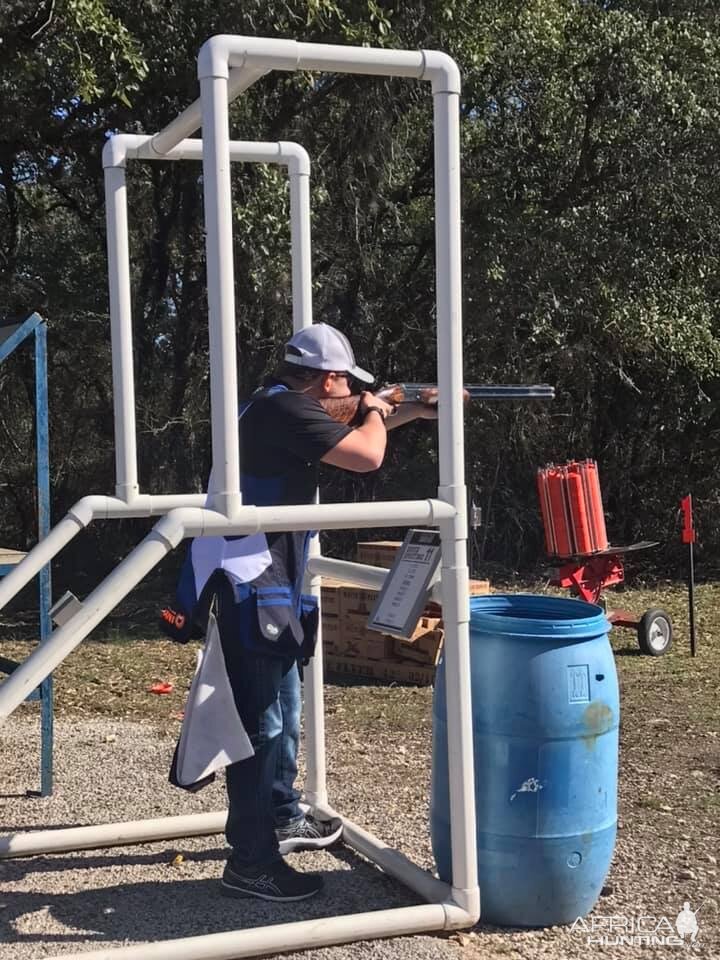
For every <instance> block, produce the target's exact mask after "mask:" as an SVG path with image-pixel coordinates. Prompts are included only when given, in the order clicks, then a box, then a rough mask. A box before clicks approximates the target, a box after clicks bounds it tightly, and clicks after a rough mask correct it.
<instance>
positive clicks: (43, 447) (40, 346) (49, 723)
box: [0, 313, 53, 797]
mask: <svg viewBox="0 0 720 960" xmlns="http://www.w3.org/2000/svg"><path fill="white" fill-rule="evenodd" d="M33 333H34V335H35V446H36V461H37V465H36V484H37V509H38V539H40V540H42V539H43V537H46V536H47V535H48V533H49V532H50V453H49V428H48V385H47V326H46V324H45V321H44V320H43V318H42V317H41V316H40V315H39V314H37V313H33V314H32V315H31V316H29V317H28V318H27V320H25V321H24V322H23V323H21V324H19V326H18V328H17V329H16V330H14V331H13V332H12V334H11V335H10V336H9V337H7V339H5V340H4V341H3V342H2V344H0V363H2V362H3V360H5V359H6V358H7V357H9V356H10V354H11V353H12V352H13V350H15V349H16V348H17V347H19V346H20V344H21V343H23V342H24V341H25V340H26V339H27V338H28V337H29V336H30V335H31V334H33ZM12 569H13V565H7V566H0V577H3V576H5V575H6V574H7V573H9V572H10V571H11V570H12ZM38 579H39V592H40V642H41V643H42V642H43V641H44V640H47V639H48V637H49V636H50V634H51V632H52V624H51V621H50V607H51V605H52V585H51V578H50V564H48V565H47V566H46V567H43V569H42V570H41V571H40V575H39V578H38ZM15 667H17V664H16V663H15V662H14V661H11V660H8V659H6V658H5V657H0V673H11V672H12V671H13V670H14V669H15ZM27 699H28V700H40V796H42V797H47V796H49V795H50V794H51V793H52V786H53V682H52V676H49V677H48V678H47V679H46V680H43V682H42V683H41V684H40V686H39V687H38V688H37V689H36V690H33V691H32V693H30V694H28V697H27ZM28 792H29V793H32V792H35V791H28Z"/></svg>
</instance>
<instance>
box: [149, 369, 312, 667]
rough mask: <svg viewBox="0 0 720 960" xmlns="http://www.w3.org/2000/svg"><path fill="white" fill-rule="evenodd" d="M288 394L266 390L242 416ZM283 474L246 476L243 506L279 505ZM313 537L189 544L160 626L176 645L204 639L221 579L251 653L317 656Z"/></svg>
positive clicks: (296, 534)
mask: <svg viewBox="0 0 720 960" xmlns="http://www.w3.org/2000/svg"><path fill="white" fill-rule="evenodd" d="M287 389H288V388H287V387H286V386H285V385H284V384H276V385H274V386H272V387H269V388H261V389H260V390H257V391H256V392H255V394H254V395H253V398H252V399H251V400H249V401H248V402H247V403H245V404H243V406H242V408H241V411H240V416H241V417H242V416H243V415H244V414H245V413H247V411H248V409H249V408H250V406H251V404H252V403H253V402H254V400H256V399H260V398H264V397H269V396H272V395H273V394H276V393H280V392H282V391H284V390H287ZM284 480H285V478H284V477H283V476H282V475H278V476H270V477H255V476H251V475H249V474H242V475H241V484H240V485H241V490H242V496H243V502H244V503H252V504H254V505H255V506H273V505H275V504H277V503H278V502H280V501H281V500H282V496H283V492H284ZM310 536H311V534H310V533H308V532H303V531H288V532H286V533H269V534H264V533H260V534H253V535H252V536H241V537H203V538H198V539H196V540H194V541H193V542H192V544H191V545H190V549H189V550H188V553H187V556H186V557H185V562H184V564H183V568H182V570H181V573H180V579H179V581H178V586H177V591H176V607H177V609H176V610H169V609H166V610H164V611H163V613H162V619H161V622H160V625H161V627H162V629H163V632H164V633H166V634H167V635H168V636H170V637H171V638H172V639H174V640H178V641H179V642H181V643H185V642H187V641H188V640H190V639H191V638H193V637H195V638H198V637H200V636H203V635H204V632H205V624H206V623H207V617H208V611H209V609H210V605H211V603H212V597H213V596H214V594H215V593H216V592H217V590H218V587H219V584H220V583H222V581H218V578H222V580H224V581H227V582H229V584H230V585H231V587H232V590H233V594H234V597H235V608H234V612H235V622H234V624H233V633H234V634H235V636H237V642H238V643H240V644H242V646H243V648H244V649H245V650H247V651H249V652H252V653H256V654H259V655H262V656H280V657H297V658H298V659H299V660H303V661H307V660H308V659H309V658H310V657H311V656H312V654H313V650H314V647H315V638H316V635H317V626H318V606H317V599H316V598H315V597H313V596H310V595H309V594H303V593H302V583H303V575H304V572H305V565H306V563H307V553H308V544H309V540H310Z"/></svg>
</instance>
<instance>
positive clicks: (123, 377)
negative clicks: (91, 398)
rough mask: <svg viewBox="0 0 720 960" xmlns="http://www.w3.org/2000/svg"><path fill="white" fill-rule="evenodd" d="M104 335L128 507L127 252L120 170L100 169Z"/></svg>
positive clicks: (132, 492)
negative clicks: (106, 305)
mask: <svg viewBox="0 0 720 960" xmlns="http://www.w3.org/2000/svg"><path fill="white" fill-rule="evenodd" d="M105 209H106V214H105V216H106V222H107V250H108V281H109V289H110V335H111V342H112V375H113V407H114V411H115V495H116V496H117V497H118V499H120V500H124V501H125V502H126V503H129V502H130V501H131V500H132V499H133V498H134V497H136V496H137V495H138V492H139V490H138V474H137V441H136V432H135V374H134V370H133V344H132V307H131V295H130V253H129V244H128V216H127V188H126V184H125V168H124V167H106V168H105Z"/></svg>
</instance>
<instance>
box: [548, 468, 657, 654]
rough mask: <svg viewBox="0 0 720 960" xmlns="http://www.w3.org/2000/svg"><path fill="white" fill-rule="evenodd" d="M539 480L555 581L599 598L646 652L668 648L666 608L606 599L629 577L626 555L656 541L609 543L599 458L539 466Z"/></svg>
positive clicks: (594, 599) (589, 599) (609, 615)
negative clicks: (632, 606) (627, 606)
mask: <svg viewBox="0 0 720 960" xmlns="http://www.w3.org/2000/svg"><path fill="white" fill-rule="evenodd" d="M537 485H538V495H539V497H540V508H541V511H542V518H543V526H544V528H545V549H546V551H547V554H548V556H549V557H550V558H551V559H552V560H553V561H554V562H555V563H557V564H558V567H557V569H556V570H555V571H554V573H553V576H552V578H551V580H550V582H551V584H552V585H553V586H556V587H564V588H566V589H569V590H570V591H571V593H572V594H573V596H577V597H580V599H581V600H585V601H587V602H588V603H597V604H600V605H601V606H603V607H604V608H605V610H606V614H607V618H608V620H610V622H611V623H612V624H614V625H615V626H617V627H628V628H630V629H633V630H635V631H637V637H638V645H639V647H640V650H641V651H642V652H643V653H645V654H647V655H648V656H651V657H660V656H662V655H663V654H664V653H667V652H668V650H669V649H670V647H671V645H672V621H671V620H670V616H669V615H668V614H667V613H666V612H665V611H664V610H661V609H660V608H653V609H650V610H646V611H645V613H643V614H642V615H641V616H638V615H637V614H635V613H632V612H631V611H630V610H623V609H619V608H618V609H609V608H608V607H607V604H606V602H605V600H604V597H603V592H604V590H605V589H606V588H607V587H611V586H616V585H618V584H621V583H624V582H625V568H624V563H623V561H624V557H625V555H626V554H628V553H634V552H636V551H638V550H646V549H648V548H649V547H655V546H657V542H654V541H648V540H644V541H642V542H641V543H633V544H631V545H630V546H626V547H615V546H611V545H610V544H609V543H608V539H607V533H606V530H605V513H604V511H603V506H602V494H601V492H600V479H599V475H598V469H597V464H596V463H595V461H594V460H582V461H572V462H571V463H564V464H549V465H548V466H546V467H541V468H540V469H539V470H538V472H537Z"/></svg>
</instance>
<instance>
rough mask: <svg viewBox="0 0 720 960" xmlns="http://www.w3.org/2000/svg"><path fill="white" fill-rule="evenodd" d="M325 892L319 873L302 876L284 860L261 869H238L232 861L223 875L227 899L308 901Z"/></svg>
mask: <svg viewBox="0 0 720 960" xmlns="http://www.w3.org/2000/svg"><path fill="white" fill-rule="evenodd" d="M322 888H323V879H322V877H321V876H320V874H319V873H300V872H299V871H297V870H293V868H292V867H291V866H289V865H288V864H287V863H285V861H284V860H275V861H273V863H270V864H267V865H266V866H261V867H242V866H235V865H234V864H233V862H232V857H231V858H230V860H228V862H227V863H226V864H225V870H224V871H223V875H222V894H223V896H225V897H236V898H238V899H239V898H244V897H258V898H259V899H260V900H275V901H279V902H282V901H292V900H307V898H308V897H313V896H315V894H316V893H319V892H320V891H321V890H322Z"/></svg>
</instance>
